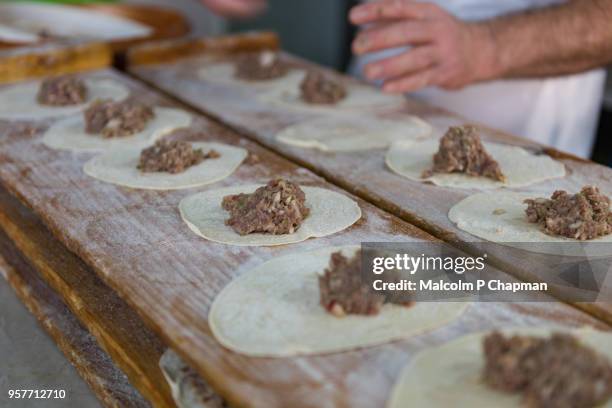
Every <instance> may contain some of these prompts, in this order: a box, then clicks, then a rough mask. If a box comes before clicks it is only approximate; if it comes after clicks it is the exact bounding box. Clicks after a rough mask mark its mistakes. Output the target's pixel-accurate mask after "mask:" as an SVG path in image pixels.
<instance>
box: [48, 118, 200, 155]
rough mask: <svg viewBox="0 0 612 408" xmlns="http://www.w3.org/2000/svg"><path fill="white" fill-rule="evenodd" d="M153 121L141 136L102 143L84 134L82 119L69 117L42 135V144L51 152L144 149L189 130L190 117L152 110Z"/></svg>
mask: <svg viewBox="0 0 612 408" xmlns="http://www.w3.org/2000/svg"><path fill="white" fill-rule="evenodd" d="M154 112H155V118H154V119H152V120H151V121H149V122H148V123H147V125H146V127H145V129H144V130H143V131H142V132H139V133H136V134H134V135H131V136H126V137H114V138H108V139H105V138H103V137H102V136H100V135H90V134H88V133H85V119H84V118H83V115H78V116H72V117H69V118H66V119H62V120H60V121H58V122H55V123H54V124H53V125H52V126H51V127H50V128H49V129H48V130H47V131H46V132H45V134H44V136H43V143H44V144H45V145H47V146H48V147H50V148H52V149H60V150H71V151H74V152H101V151H106V150H111V149H118V148H128V147H134V148H140V149H142V148H144V147H147V146H149V145H151V144H153V143H154V142H155V140H157V139H158V138H160V137H161V136H163V135H164V134H166V133H168V132H171V131H172V130H174V129H177V128H182V127H188V126H189V124H190V123H191V116H190V115H189V114H188V113H187V112H185V111H182V110H179V109H169V108H155V109H154Z"/></svg>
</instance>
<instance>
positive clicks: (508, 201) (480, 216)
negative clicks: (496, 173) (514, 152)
mask: <svg viewBox="0 0 612 408" xmlns="http://www.w3.org/2000/svg"><path fill="white" fill-rule="evenodd" d="M544 196H546V197H550V194H546V195H543V194H541V193H515V192H488V193H478V194H474V195H471V196H469V197H467V198H465V199H463V200H462V201H460V202H459V203H457V204H455V205H454V206H453V207H452V208H451V209H450V211H449V213H448V218H449V219H450V220H451V221H452V222H454V223H455V224H456V225H457V227H458V228H459V229H461V230H463V231H465V232H468V233H470V234H472V235H475V236H477V237H480V238H483V239H486V240H488V241H492V242H496V243H499V244H502V245H507V246H511V247H516V248H519V249H524V250H527V251H530V252H536V253H543V254H550V255H566V256H584V255H587V254H588V255H589V256H604V255H612V245H607V244H608V243H612V235H607V236H605V237H601V238H598V239H594V240H590V241H587V242H584V241H578V240H574V239H570V238H564V237H553V236H551V235H547V234H545V233H544V232H542V231H541V230H540V227H539V226H538V225H537V224H533V223H530V222H528V221H527V217H526V216H525V209H526V208H527V205H526V204H524V203H523V201H524V200H526V199H528V198H538V197H544ZM499 210H503V213H502V214H499V215H495V214H494V212H496V213H497V212H502V211H499ZM538 243H541V244H542V245H537V244H538ZM602 243H603V244H606V245H603V244H602ZM567 244H573V245H567Z"/></svg>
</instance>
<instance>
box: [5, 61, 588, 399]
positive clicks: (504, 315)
mask: <svg viewBox="0 0 612 408" xmlns="http://www.w3.org/2000/svg"><path fill="white" fill-rule="evenodd" d="M98 74H105V75H109V76H111V77H113V78H116V79H117V80H119V81H122V82H123V83H125V84H126V85H128V86H129V87H130V88H131V89H132V90H133V94H134V96H136V97H137V98H141V99H142V100H147V101H149V102H159V103H160V104H163V105H164V106H168V105H171V104H170V103H169V102H168V100H164V99H162V98H160V97H159V95H158V94H156V93H154V92H151V91H148V90H146V89H145V88H144V87H142V86H139V85H137V84H136V83H135V82H134V81H131V80H129V79H127V78H126V77H123V76H121V75H119V74H116V73H114V72H112V71H106V72H103V73H98ZM37 125H38V126H39V127H40V129H39V131H34V132H28V131H27V130H28V129H26V128H24V127H23V124H9V123H1V124H0V181H1V182H2V184H3V185H4V186H5V187H6V188H7V189H9V190H10V191H11V192H12V193H13V194H15V195H16V196H18V197H19V198H20V199H21V200H22V201H23V202H24V203H25V204H27V205H28V206H29V207H30V208H31V209H33V211H34V212H35V213H36V214H37V215H38V216H39V217H40V218H41V219H42V221H43V222H44V223H45V224H46V225H47V226H48V227H49V228H50V229H51V231H52V232H53V233H54V234H55V236H56V237H57V238H59V240H60V241H61V242H62V243H63V244H65V245H66V246H67V247H68V248H69V249H70V250H71V251H73V252H74V253H75V254H77V255H78V256H79V257H80V258H81V259H82V260H83V261H84V262H85V263H86V264H87V265H88V266H89V267H91V269H92V270H93V271H95V273H96V274H97V275H98V276H99V277H101V278H102V280H103V281H104V282H105V283H106V284H107V285H108V286H110V287H111V288H112V289H114V290H115V291H116V292H117V293H118V294H119V295H120V296H121V297H122V298H123V299H124V300H125V301H126V302H127V303H128V304H129V305H130V306H131V307H132V308H133V309H134V310H135V311H136V312H137V313H138V314H139V315H140V317H141V318H142V319H143V320H144V321H145V322H146V323H147V324H148V325H149V326H150V327H151V328H152V329H153V330H154V331H155V332H156V333H157V334H159V335H160V336H161V337H162V338H163V340H164V341H165V343H166V344H167V345H169V346H171V347H172V348H173V349H174V350H176V351H177V352H178V353H179V354H180V355H181V357H183V358H184V359H185V360H186V361H188V362H189V364H190V365H191V366H193V367H194V368H195V369H197V370H198V372H199V373H200V374H201V375H202V376H203V377H204V378H205V379H206V380H207V381H208V382H209V383H210V384H211V386H212V387H214V388H215V389H216V390H217V391H218V392H219V393H220V394H221V395H222V396H223V397H225V398H227V399H228V400H229V402H230V403H231V404H233V405H238V406H265V407H284V406H305V407H314V406H316V407H326V406H351V407H373V406H374V407H382V406H383V405H384V403H385V401H386V399H387V397H388V394H389V391H390V389H391V387H392V385H393V383H394V381H395V379H396V377H397V375H398V373H399V372H400V370H401V368H402V367H403V366H404V365H405V364H406V363H407V362H408V361H409V360H410V358H411V357H412V356H413V355H414V353H415V352H416V351H418V350H420V349H423V348H425V347H429V346H431V345H434V344H440V343H442V342H444V341H447V340H449V339H451V338H455V337H457V336H460V335H462V334H465V333H469V332H472V331H475V330H486V329H488V328H492V327H505V326H509V325H512V326H531V325H537V326H549V325H570V326H581V325H591V324H597V322H596V321H595V320H594V319H592V318H590V317H588V316H587V315H585V314H582V313H580V312H578V311H576V310H575V309H572V308H570V307H568V306H566V305H563V304H560V303H555V302H553V301H552V299H551V298H548V297H542V298H541V300H545V302H534V303H526V304H500V303H477V304H473V305H471V306H470V307H469V308H468V310H467V311H466V313H465V314H464V315H462V317H461V318H460V319H458V320H457V321H455V322H453V323H451V324H450V325H448V326H446V327H444V328H442V329H440V330H436V331H434V332H431V333H427V334H424V335H422V336H419V337H416V338H413V339H409V340H405V341H400V342H396V343H392V344H386V345H383V346H378V347H373V348H368V349H362V350H356V351H350V352H346V353H339V354H331V355H321V356H313V357H300V358H278V359H274V358H272V359H269V358H250V357H246V356H242V355H239V354H235V353H232V352H229V351H228V350H226V349H224V348H223V347H221V346H220V345H219V344H218V343H217V341H216V340H215V339H214V338H213V336H212V334H211V331H210V328H209V326H208V322H207V314H208V311H209V308H210V305H211V303H212V301H213V299H214V298H215V296H216V295H217V294H218V293H219V292H220V291H221V289H222V288H223V287H224V286H225V285H227V284H228V283H229V282H231V281H232V279H233V278H235V277H237V276H239V275H241V274H242V273H244V272H246V271H249V270H251V269H253V268H254V267H256V266H258V265H260V264H261V263H262V262H264V261H265V260H268V259H271V258H272V257H274V256H277V255H281V254H287V253H291V252H296V251H303V250H307V249H315V248H321V247H326V246H330V245H347V244H359V243H360V242H365V241H386V242H411V241H434V238H433V237H431V236H430V235H428V234H426V233H424V232H423V231H421V230H419V229H417V228H415V227H413V226H411V225H409V224H407V223H405V222H403V221H401V220H399V219H398V218H396V217H395V216H393V215H391V214H389V213H386V212H384V211H381V210H380V209H378V208H376V207H374V206H373V205H371V204H368V203H366V202H364V201H362V200H359V199H356V198H355V197H353V198H354V199H355V200H356V201H357V202H358V203H359V205H360V206H361V209H362V212H363V217H362V219H361V220H360V221H359V222H357V223H356V224H355V225H353V226H352V227H351V228H349V229H347V230H345V231H343V232H340V233H338V234H334V235H332V236H329V237H325V238H320V239H312V240H308V241H305V242H302V243H299V244H295V245H288V246H283V247H275V248H262V247H249V248H244V247H234V246H227V245H222V244H216V243H212V242H209V241H206V240H203V239H201V238H199V237H197V236H196V235H194V234H192V233H191V232H190V231H189V228H188V227H187V226H186V225H185V224H184V223H183V222H182V221H181V219H180V215H179V212H178V203H179V201H180V200H181V199H182V198H184V197H185V196H187V195H190V194H193V193H194V192H196V191H207V190H209V189H214V188H219V187H223V186H234V185H239V184H253V183H262V182H265V181H267V180H269V179H270V178H272V177H284V178H288V179H291V180H293V181H295V182H297V183H300V184H302V185H310V186H318V187H325V188H328V189H332V190H335V191H339V192H341V193H342V194H347V195H348V193H346V192H344V191H342V190H340V189H338V188H335V187H334V186H332V185H331V184H329V183H326V182H325V181H324V180H323V179H322V178H320V177H317V176H315V175H314V174H313V173H311V172H310V171H308V170H305V169H304V168H301V167H298V166H296V165H295V164H293V163H291V162H289V161H287V160H286V159H283V158H281V157H280V156H278V155H276V154H273V153H271V152H270V151H268V150H266V149H264V148H262V147H261V146H260V145H258V144H256V143H253V142H249V141H247V140H245V139H242V138H240V137H239V136H237V135H236V133H234V132H232V131H229V130H228V129H227V128H225V127H222V126H220V125H218V124H215V123H213V122H211V121H209V120H206V119H204V118H203V117H201V116H197V115H196V116H195V120H194V127H195V128H196V129H199V130H202V131H204V133H205V136H204V137H202V138H201V140H207V141H219V142H223V143H228V144H234V145H238V146H241V147H243V148H245V149H247V150H249V151H250V153H251V160H249V161H248V163H247V164H244V165H242V166H241V167H240V168H239V169H238V170H237V171H236V172H235V173H234V174H233V175H232V176H231V177H229V178H227V179H225V180H223V181H222V182H220V183H216V184H214V185H211V186H207V187H204V188H199V189H191V190H185V191H170V192H156V191H141V190H131V189H126V188H121V187H117V186H114V185H111V184H105V183H102V182H100V181H97V180H95V179H92V178H89V177H87V176H86V175H85V174H84V173H83V172H82V166H83V164H84V163H85V162H86V161H87V160H88V159H90V158H91V155H90V154H71V153H69V152H62V151H55V150H50V149H48V148H47V147H45V146H44V145H43V144H42V143H41V135H42V131H43V130H44V128H45V127H46V126H48V125H49V123H48V122H47V123H42V122H41V123H38V124H37ZM255 155H256V156H258V158H259V160H258V161H257V160H255ZM72 285H74V286H76V287H78V286H79V283H78V281H77V282H73V283H72Z"/></svg>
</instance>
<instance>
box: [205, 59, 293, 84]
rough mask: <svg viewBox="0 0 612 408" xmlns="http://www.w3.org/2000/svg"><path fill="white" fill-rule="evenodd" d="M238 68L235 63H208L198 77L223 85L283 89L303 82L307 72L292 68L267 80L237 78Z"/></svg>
mask: <svg viewBox="0 0 612 408" xmlns="http://www.w3.org/2000/svg"><path fill="white" fill-rule="evenodd" d="M235 71H236V68H235V66H234V64H233V63H230V62H219V63H214V64H207V65H206V66H205V67H204V68H201V69H200V70H199V71H198V77H199V78H200V79H202V80H204V81H206V82H210V83H213V84H222V85H234V86H235V85H238V86H247V87H255V88H275V87H280V88H282V89H284V88H286V87H291V86H295V84H299V83H300V82H302V79H303V78H304V75H305V72H304V71H303V70H301V69H290V70H289V71H288V72H287V74H286V75H284V76H282V77H279V78H274V79H267V80H260V81H248V80H246V79H241V78H236V77H235V76H234V73H235Z"/></svg>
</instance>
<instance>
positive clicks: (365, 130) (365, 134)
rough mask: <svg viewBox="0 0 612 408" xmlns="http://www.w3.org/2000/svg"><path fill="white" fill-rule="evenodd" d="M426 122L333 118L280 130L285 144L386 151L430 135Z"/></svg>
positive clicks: (324, 117)
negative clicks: (394, 144) (399, 142)
mask: <svg viewBox="0 0 612 408" xmlns="http://www.w3.org/2000/svg"><path fill="white" fill-rule="evenodd" d="M431 132H432V128H431V126H430V125H429V124H428V123H426V122H425V121H423V120H421V119H419V118H417V117H414V116H408V117H406V118H403V119H402V120H397V119H396V120H390V119H382V118H377V117H367V116H366V117H364V116H356V115H332V116H323V117H320V118H316V119H310V120H306V121H304V122H301V123H298V124H296V125H293V126H289V127H287V128H285V129H283V130H281V131H280V132H279V133H278V134H277V135H276V138H277V140H278V141H280V142H282V143H286V144H289V145H292V146H298V147H304V148H307V149H319V150H322V151H329V152H350V151H359V150H372V149H383V148H386V147H388V146H389V145H390V144H392V143H393V142H397V141H399V140H403V141H410V142H413V141H415V140H418V139H422V138H425V137H428V136H430V135H431Z"/></svg>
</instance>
